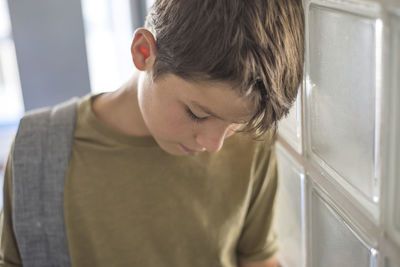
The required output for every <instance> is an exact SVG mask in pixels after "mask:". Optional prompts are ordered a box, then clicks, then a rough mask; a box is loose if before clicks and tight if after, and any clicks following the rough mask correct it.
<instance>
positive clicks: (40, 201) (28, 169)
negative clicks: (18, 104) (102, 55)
mask: <svg viewBox="0 0 400 267" xmlns="http://www.w3.org/2000/svg"><path fill="white" fill-rule="evenodd" d="M78 101H79V99H78V98H73V99H71V100H69V101H67V102H63V103H61V104H58V105H56V106H55V107H53V108H42V109H39V110H34V111H32V112H29V113H27V114H26V115H25V116H24V117H23V118H22V119H21V121H20V125H19V128H18V132H17V135H16V137H15V142H14V152H13V155H12V157H13V158H12V163H13V165H12V166H13V167H12V168H13V178H12V179H13V182H12V184H13V212H12V214H13V215H12V216H13V218H12V220H13V228H14V233H15V238H16V241H17V244H18V249H19V252H20V256H21V260H22V263H23V266H28V267H30V266H33V267H36V266H37V267H47V266H62V267H64V266H65V267H66V266H70V265H71V264H70V260H69V252H68V242H67V238H66V232H65V222H64V210H63V197H64V194H63V191H64V180H65V174H66V171H67V167H68V162H69V157H70V154H71V147H72V141H73V133H74V128H75V122H76V113H77V106H78V104H77V103H78Z"/></svg>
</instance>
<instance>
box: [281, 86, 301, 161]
mask: <svg viewBox="0 0 400 267" xmlns="http://www.w3.org/2000/svg"><path fill="white" fill-rule="evenodd" d="M299 90H300V89H299ZM300 95H301V94H300V93H299V94H298V96H297V99H296V101H295V102H294V103H293V106H292V108H291V109H290V111H289V114H288V116H287V117H286V118H284V119H282V120H281V121H280V122H279V127H278V130H279V135H280V136H282V137H283V138H284V139H285V140H286V142H287V143H288V144H290V145H291V146H292V147H293V148H294V149H295V150H296V151H297V153H299V154H301V153H302V143H301V96H300Z"/></svg>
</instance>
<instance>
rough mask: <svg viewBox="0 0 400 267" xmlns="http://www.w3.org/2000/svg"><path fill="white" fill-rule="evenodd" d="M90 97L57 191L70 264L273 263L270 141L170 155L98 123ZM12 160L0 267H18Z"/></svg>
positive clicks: (234, 140)
mask: <svg viewBox="0 0 400 267" xmlns="http://www.w3.org/2000/svg"><path fill="white" fill-rule="evenodd" d="M94 97H96V96H95V95H88V96H86V97H84V98H83V99H82V101H81V102H80V104H79V107H78V118H77V123H76V128H75V133H74V141H73V147H72V154H71V158H70V162H69V166H68V170H67V174H66V180H65V187H64V215H65V223H66V234H67V239H68V247H69V253H70V259H71V264H72V266H76V267H87V266H98V267H101V266H107V267H109V266H121V267H122V266H124V267H125V266H139V267H145V266H157V267H158V266H171V267H172V266H173V267H189V266H190V267H196V266H198V267H205V266H207V267H208V266H224V267H230V266H237V263H238V260H239V259H241V260H242V261H259V260H264V259H266V258H269V257H270V256H272V255H273V254H274V253H275V252H276V250H277V240H276V236H275V234H274V231H273V229H272V225H273V224H272V219H273V206H274V199H275V194H276V187H277V169H276V157H275V154H274V146H273V142H274V140H273V138H272V136H271V135H268V137H267V139H266V141H264V142H257V141H254V140H252V139H251V137H250V136H247V135H245V134H235V135H233V136H231V137H229V138H228V139H226V141H225V144H224V146H223V147H222V149H221V150H220V151H219V152H216V153H208V152H203V153H200V154H197V155H187V156H173V155H170V154H168V153H166V152H164V151H163V150H162V149H160V147H159V146H158V145H157V143H156V142H155V140H154V139H153V138H152V137H133V136H128V135H125V134H122V133H119V132H117V131H115V130H113V129H111V128H109V127H107V126H106V125H105V124H103V123H102V122H101V121H100V120H99V119H98V118H97V117H96V116H95V114H94V113H93V112H92V109H91V102H92V100H93V99H94ZM11 176H12V173H11V168H10V160H9V164H8V166H7V170H6V177H5V181H6V182H5V188H4V189H5V191H4V194H5V196H4V197H5V199H4V214H3V219H4V222H3V227H2V230H1V231H2V237H1V249H0V266H7V264H5V265H2V264H4V263H5V262H10V263H14V264H20V256H19V254H18V249H17V245H16V242H15V238H14V235H13V232H12V227H11V223H12V214H11V213H12V207H11V199H12V195H11V186H12V184H11V181H12V180H11Z"/></svg>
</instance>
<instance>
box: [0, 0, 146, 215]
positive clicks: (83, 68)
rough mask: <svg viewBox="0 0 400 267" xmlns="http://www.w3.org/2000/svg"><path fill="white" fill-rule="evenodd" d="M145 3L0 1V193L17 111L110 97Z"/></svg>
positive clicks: (125, 68)
mask: <svg viewBox="0 0 400 267" xmlns="http://www.w3.org/2000/svg"><path fill="white" fill-rule="evenodd" d="M152 3H153V0H114V1H111V0H82V1H78V0H72V1H58V0H57V1H48V0H38V1H13V0H11V1H7V0H0V184H1V185H2V184H3V181H2V179H3V171H4V165H5V162H6V159H7V156H8V153H9V148H10V144H11V142H12V140H13V137H14V135H15V133H16V130H17V127H18V123H19V119H20V118H21V116H22V115H23V114H24V112H25V111H28V110H31V109H34V108H39V107H44V106H50V105H54V104H56V103H59V102H61V101H63V100H66V99H68V98H70V97H73V96H83V95H85V94H87V93H89V92H104V91H113V90H116V89H117V88H118V87H119V86H120V85H121V84H122V83H123V82H125V81H126V80H127V79H128V78H129V77H130V75H131V71H132V68H133V65H132V61H131V54H130V45H131V42H132V38H133V33H134V30H135V29H136V28H138V27H141V26H142V25H143V22H144V19H145V16H146V13H147V10H148V8H149V7H150V6H151V5H152ZM0 191H1V192H2V190H0ZM1 192H0V196H1V198H0V209H1V207H2V199H3V198H2V193H1Z"/></svg>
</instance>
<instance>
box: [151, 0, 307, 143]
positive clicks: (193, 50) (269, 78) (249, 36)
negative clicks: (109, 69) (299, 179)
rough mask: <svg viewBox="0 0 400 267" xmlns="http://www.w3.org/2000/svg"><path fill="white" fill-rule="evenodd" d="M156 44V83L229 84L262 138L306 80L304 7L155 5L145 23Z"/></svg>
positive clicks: (227, 1)
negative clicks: (169, 78) (172, 79)
mask: <svg viewBox="0 0 400 267" xmlns="http://www.w3.org/2000/svg"><path fill="white" fill-rule="evenodd" d="M146 28H148V29H149V30H150V31H152V32H153V34H154V35H155V38H156V43H157V49H158V52H157V56H156V59H155V62H154V68H153V78H154V79H157V78H158V77H160V76H162V75H163V74H166V73H172V74H175V75H177V76H179V77H181V78H183V79H187V80H192V81H204V80H206V81H222V82H229V83H230V84H231V85H232V86H233V87H234V88H235V89H236V90H237V92H238V93H239V95H240V96H251V97H252V100H254V101H255V104H256V105H257V111H256V113H255V114H254V116H253V118H252V119H251V121H250V122H249V123H248V125H247V127H246V128H245V130H246V131H251V132H253V133H256V136H260V135H261V134H262V133H264V132H266V131H267V130H268V129H270V128H274V129H276V124H277V121H278V120H279V119H281V118H282V117H283V116H285V115H287V113H288V111H289V108H290V107H291V105H292V103H293V102H294V100H295V98H296V95H297V91H298V87H299V85H300V83H301V80H302V76H303V60H304V13H303V7H302V1H301V0H157V1H156V2H155V4H154V5H153V7H152V8H151V10H150V12H149V14H148V16H147V18H146Z"/></svg>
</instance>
